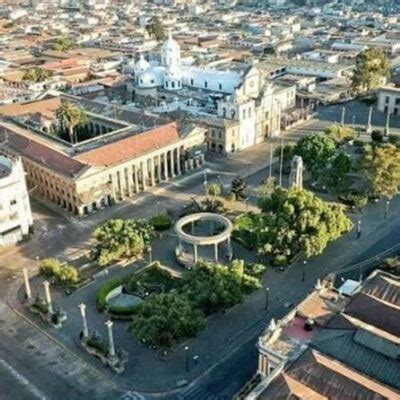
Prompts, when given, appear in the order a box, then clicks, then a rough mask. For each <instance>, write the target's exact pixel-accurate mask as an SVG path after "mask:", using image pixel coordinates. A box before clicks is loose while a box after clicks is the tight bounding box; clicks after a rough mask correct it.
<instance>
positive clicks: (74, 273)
mask: <svg viewBox="0 0 400 400" xmlns="http://www.w3.org/2000/svg"><path fill="white" fill-rule="evenodd" d="M39 272H40V274H41V275H44V276H46V277H47V278H54V280H55V282H56V283H57V284H59V285H63V286H69V285H73V284H75V283H77V282H78V281H79V272H78V270H77V269H76V268H75V267H73V266H72V265H68V264H64V265H63V264H62V263H61V262H60V261H59V260H57V259H56V258H45V259H44V260H43V261H42V262H41V263H40V266H39Z"/></svg>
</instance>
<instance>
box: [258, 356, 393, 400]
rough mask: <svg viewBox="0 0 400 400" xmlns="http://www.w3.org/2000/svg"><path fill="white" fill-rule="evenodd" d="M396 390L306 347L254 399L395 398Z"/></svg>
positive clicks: (337, 399)
mask: <svg viewBox="0 0 400 400" xmlns="http://www.w3.org/2000/svg"><path fill="white" fill-rule="evenodd" d="M397 398H398V393H396V392H395V391H394V390H391V389H389V388H387V387H385V386H383V385H381V384H380V383H377V382H375V381H373V380H371V379H369V378H368V377H366V376H364V375H362V374H360V373H359V372H357V371H354V370H353V369H351V368H349V367H347V366H346V365H343V364H342V363H339V362H337V361H336V360H333V359H331V358H330V357H327V356H325V355H324V354H321V353H319V352H318V351H315V350H312V349H308V350H307V351H306V352H304V353H303V355H302V356H300V357H299V358H298V359H297V360H296V361H295V362H294V363H293V364H292V365H291V366H290V367H289V368H288V369H287V371H286V372H284V373H281V374H280V376H279V377H278V378H277V379H275V380H274V381H273V382H272V383H271V385H270V386H269V387H268V388H267V389H266V390H265V391H264V392H263V393H262V394H261V395H260V396H259V397H258V399H265V400H266V399H315V400H319V399H331V400H353V399H363V400H380V399H382V400H383V399H392V400H394V399H397Z"/></svg>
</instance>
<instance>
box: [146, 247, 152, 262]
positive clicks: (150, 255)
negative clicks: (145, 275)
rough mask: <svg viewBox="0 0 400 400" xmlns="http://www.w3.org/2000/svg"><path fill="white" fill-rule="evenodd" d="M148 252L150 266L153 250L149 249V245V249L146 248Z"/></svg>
mask: <svg viewBox="0 0 400 400" xmlns="http://www.w3.org/2000/svg"><path fill="white" fill-rule="evenodd" d="M147 250H148V252H149V263H150V264H151V263H152V262H153V249H152V247H151V244H150V245H149V247H148V248H147Z"/></svg>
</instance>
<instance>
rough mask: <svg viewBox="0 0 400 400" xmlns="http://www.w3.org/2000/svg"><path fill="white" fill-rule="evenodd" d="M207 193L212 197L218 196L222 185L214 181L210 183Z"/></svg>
mask: <svg viewBox="0 0 400 400" xmlns="http://www.w3.org/2000/svg"><path fill="white" fill-rule="evenodd" d="M207 193H208V195H209V196H211V197H218V196H219V195H220V194H221V187H220V186H219V185H218V184H217V183H212V184H211V185H208V187H207Z"/></svg>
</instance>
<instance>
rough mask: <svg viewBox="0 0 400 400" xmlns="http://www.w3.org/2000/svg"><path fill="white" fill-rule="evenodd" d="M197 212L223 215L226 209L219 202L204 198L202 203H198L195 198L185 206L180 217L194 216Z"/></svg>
mask: <svg viewBox="0 0 400 400" xmlns="http://www.w3.org/2000/svg"><path fill="white" fill-rule="evenodd" d="M199 212H211V213H216V214H224V213H225V212H226V208H225V206H224V203H223V202H222V201H221V200H218V199H213V198H211V199H210V198H208V197H207V198H206V199H204V200H202V201H198V200H196V199H195V198H192V199H190V201H189V202H188V203H187V204H186V205H185V207H184V209H183V211H182V213H181V216H185V215H190V214H195V213H199Z"/></svg>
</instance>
